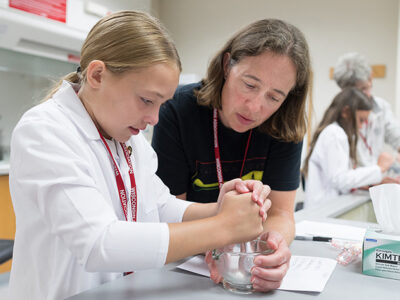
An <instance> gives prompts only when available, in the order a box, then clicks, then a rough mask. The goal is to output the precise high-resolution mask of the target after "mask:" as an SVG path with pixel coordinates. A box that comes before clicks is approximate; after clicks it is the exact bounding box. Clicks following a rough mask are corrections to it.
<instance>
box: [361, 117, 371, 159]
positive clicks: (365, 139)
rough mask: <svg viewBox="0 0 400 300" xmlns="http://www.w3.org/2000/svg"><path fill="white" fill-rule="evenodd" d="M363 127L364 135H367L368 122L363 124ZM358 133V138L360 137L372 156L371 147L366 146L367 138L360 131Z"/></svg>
mask: <svg viewBox="0 0 400 300" xmlns="http://www.w3.org/2000/svg"><path fill="white" fill-rule="evenodd" d="M365 126H366V130H365V133H367V132H368V121H366V122H365ZM358 133H359V136H360V137H361V139H362V140H363V142H364V144H365V146H366V147H367V149H368V151H369V154H370V155H372V149H371V146H370V145H368V142H367V138H366V137H365V136H364V135H363V134H362V133H361V132H360V131H359V132H358Z"/></svg>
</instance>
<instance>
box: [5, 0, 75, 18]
mask: <svg viewBox="0 0 400 300" xmlns="http://www.w3.org/2000/svg"><path fill="white" fill-rule="evenodd" d="M9 7H12V8H16V9H19V10H23V11H26V12H29V13H32V14H35V15H39V16H42V17H45V18H48V19H52V20H56V21H59V22H63V23H65V21H66V16H67V0H9Z"/></svg>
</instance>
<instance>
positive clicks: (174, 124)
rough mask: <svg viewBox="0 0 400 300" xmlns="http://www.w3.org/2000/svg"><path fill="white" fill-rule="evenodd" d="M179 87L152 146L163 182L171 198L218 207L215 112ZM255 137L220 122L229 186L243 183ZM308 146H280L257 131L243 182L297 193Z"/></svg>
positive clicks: (162, 111) (193, 86) (162, 115)
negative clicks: (303, 154) (239, 180)
mask: <svg viewBox="0 0 400 300" xmlns="http://www.w3.org/2000/svg"><path fill="white" fill-rule="evenodd" d="M199 87H200V83H196V84H190V85H186V86H183V87H179V88H178V89H177V91H176V93H175V95H174V98H173V99H172V100H169V101H167V102H166V103H165V104H163V105H162V107H161V109H160V120H159V122H158V124H157V125H156V126H155V128H154V132H153V140H152V146H153V148H154V149H155V151H156V152H157V155H158V161H159V166H158V171H157V174H158V176H159V177H160V178H161V179H162V180H163V182H164V183H165V184H166V185H167V186H168V187H169V188H170V190H171V193H172V194H174V195H179V194H183V193H187V200H190V201H195V202H203V203H208V202H215V201H217V198H218V194H219V188H218V179H217V172H216V164H215V154H214V140H213V136H214V133H213V111H212V109H211V108H209V107H205V106H201V105H198V104H197V99H196V96H195V95H194V93H193V89H196V88H199ZM248 137H249V131H248V132H245V133H238V132H236V131H234V130H232V129H230V128H227V127H225V126H224V125H223V124H222V122H220V121H219V122H218V140H219V147H220V155H221V165H222V174H223V178H224V181H229V180H231V179H234V178H238V177H239V175H240V171H241V168H242V163H243V158H244V154H245V148H246V145H247V140H248ZM301 149H302V143H287V142H282V141H278V140H276V139H274V138H272V137H270V136H269V135H267V134H264V133H261V132H260V131H259V130H258V129H253V132H252V136H251V140H250V144H249V148H248V152H247V157H246V161H245V165H244V168H243V173H242V179H257V180H262V182H264V183H265V184H268V185H269V186H270V187H271V189H272V190H278V191H292V190H295V189H297V187H298V186H299V178H300V156H301Z"/></svg>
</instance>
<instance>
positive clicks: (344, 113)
mask: <svg viewBox="0 0 400 300" xmlns="http://www.w3.org/2000/svg"><path fill="white" fill-rule="evenodd" d="M371 109H372V103H371V102H370V101H369V99H368V97H367V96H366V95H365V94H363V93H362V92H361V91H359V90H358V89H357V88H355V87H353V88H345V89H343V90H342V91H341V92H340V93H339V94H338V95H336V97H335V98H334V99H333V101H332V103H331V105H330V106H329V107H328V109H327V110H326V111H325V114H324V117H323V118H322V120H321V122H320V124H319V126H318V128H317V130H316V131H315V133H314V136H313V139H312V141H311V145H310V151H309V153H308V155H307V157H306V160H305V163H304V170H303V173H304V175H305V177H306V178H307V179H306V185H305V186H306V199H305V201H304V207H305V208H311V207H318V206H319V205H321V204H322V203H325V202H326V201H330V200H332V198H335V197H337V196H338V195H339V194H345V193H349V192H350V191H351V189H354V188H359V187H362V186H368V185H371V184H377V183H380V182H381V181H382V173H384V172H385V171H387V170H388V169H389V167H390V165H391V164H392V163H393V158H392V156H391V155H390V154H388V153H382V154H381V155H380V156H379V158H378V163H377V164H375V165H371V166H366V167H358V168H355V166H357V151H356V145H357V140H358V134H357V132H358V129H360V128H361V127H362V126H363V124H364V123H365V122H366V121H367V120H368V116H369V114H370V112H371Z"/></svg>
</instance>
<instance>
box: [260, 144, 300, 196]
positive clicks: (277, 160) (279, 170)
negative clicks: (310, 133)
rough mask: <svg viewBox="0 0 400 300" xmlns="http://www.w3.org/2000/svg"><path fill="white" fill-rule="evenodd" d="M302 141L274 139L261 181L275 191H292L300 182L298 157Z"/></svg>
mask: <svg viewBox="0 0 400 300" xmlns="http://www.w3.org/2000/svg"><path fill="white" fill-rule="evenodd" d="M302 146H303V142H300V143H285V142H279V141H274V142H273V143H272V145H271V149H270V151H269V153H268V157H267V162H266V164H265V169H264V176H263V182H264V183H265V184H268V185H269V186H270V188H271V189H272V190H275V191H293V190H296V189H297V188H298V187H299V183H300V159H301V150H302Z"/></svg>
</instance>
